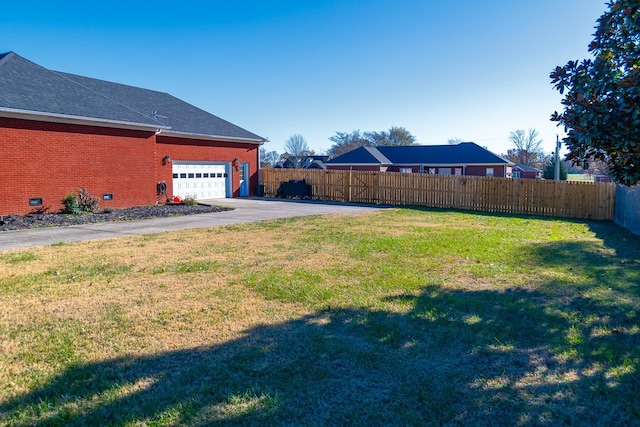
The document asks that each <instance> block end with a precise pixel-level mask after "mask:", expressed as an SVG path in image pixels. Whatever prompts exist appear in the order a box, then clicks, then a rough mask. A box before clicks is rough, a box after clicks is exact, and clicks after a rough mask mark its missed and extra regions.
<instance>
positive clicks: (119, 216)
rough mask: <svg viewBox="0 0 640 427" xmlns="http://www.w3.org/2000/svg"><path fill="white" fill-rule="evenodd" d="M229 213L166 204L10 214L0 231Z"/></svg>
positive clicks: (201, 206) (219, 209)
mask: <svg viewBox="0 0 640 427" xmlns="http://www.w3.org/2000/svg"><path fill="white" fill-rule="evenodd" d="M226 210H230V208H225V207H221V206H209V205H195V206H189V205H184V204H166V205H156V206H138V207H134V208H127V209H113V210H107V211H104V212H100V213H85V214H80V215H73V214H59V213H34V214H28V215H7V216H4V217H0V219H1V220H0V230H2V231H7V230H20V229H25V228H43V227H63V226H69V225H80V224H94V223H99V222H109V221H132V220H141V219H149V218H161V217H170V216H182V215H193V214H201V213H210V212H221V211H226Z"/></svg>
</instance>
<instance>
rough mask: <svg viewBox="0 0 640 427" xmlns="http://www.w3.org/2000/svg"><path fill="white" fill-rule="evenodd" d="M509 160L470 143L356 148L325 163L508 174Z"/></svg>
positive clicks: (439, 172)
mask: <svg viewBox="0 0 640 427" xmlns="http://www.w3.org/2000/svg"><path fill="white" fill-rule="evenodd" d="M512 165H513V163H511V162H509V161H508V160H505V159H503V158H501V157H499V156H497V155H495V154H493V153H492V152H491V151H489V150H487V149H485V148H483V147H481V146H479V145H478V144H476V143H474V142H462V143H460V144H454V145H404V146H381V147H359V148H356V149H355V150H352V151H350V152H348V153H345V154H343V155H341V156H338V157H335V158H333V159H331V160H329V161H328V162H326V163H325V166H326V167H327V169H329V170H364V171H381V172H406V173H427V174H437V175H466V176H493V177H500V178H509V177H511V166H512Z"/></svg>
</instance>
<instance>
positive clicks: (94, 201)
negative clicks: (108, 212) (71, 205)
mask: <svg viewBox="0 0 640 427" xmlns="http://www.w3.org/2000/svg"><path fill="white" fill-rule="evenodd" d="M99 203H100V200H99V199H98V198H97V197H93V196H92V195H91V194H89V190H87V189H86V188H79V189H78V205H79V206H80V210H83V211H85V212H98V209H99V208H100V207H99V206H98V204H99Z"/></svg>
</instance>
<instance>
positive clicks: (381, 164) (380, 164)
mask: <svg viewBox="0 0 640 427" xmlns="http://www.w3.org/2000/svg"><path fill="white" fill-rule="evenodd" d="M325 165H327V166H391V165H392V164H391V163H389V164H385V163H353V162H352V163H325Z"/></svg>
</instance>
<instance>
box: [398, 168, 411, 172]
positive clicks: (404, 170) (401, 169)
mask: <svg viewBox="0 0 640 427" xmlns="http://www.w3.org/2000/svg"><path fill="white" fill-rule="evenodd" d="M411 172H413V169H411V168H400V173H411Z"/></svg>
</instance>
